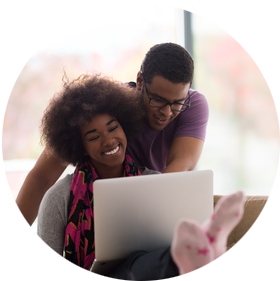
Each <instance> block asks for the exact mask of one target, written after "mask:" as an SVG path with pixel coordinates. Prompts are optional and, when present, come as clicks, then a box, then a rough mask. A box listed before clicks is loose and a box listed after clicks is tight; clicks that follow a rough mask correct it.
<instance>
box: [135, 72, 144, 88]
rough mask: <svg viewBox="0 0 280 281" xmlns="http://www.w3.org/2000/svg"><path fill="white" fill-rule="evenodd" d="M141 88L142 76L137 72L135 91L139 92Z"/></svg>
mask: <svg viewBox="0 0 280 281" xmlns="http://www.w3.org/2000/svg"><path fill="white" fill-rule="evenodd" d="M142 86H143V75H142V73H141V71H138V73H137V78H136V88H137V90H139V91H141V90H142Z"/></svg>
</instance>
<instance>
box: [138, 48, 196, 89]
mask: <svg viewBox="0 0 280 281" xmlns="http://www.w3.org/2000/svg"><path fill="white" fill-rule="evenodd" d="M141 72H142V75H143V79H144V81H145V82H146V83H148V84H149V83H152V79H153V78H154V77H155V76H156V75H159V76H162V77H163V78H165V79H167V80H169V81H170V82H173V83H183V84H187V83H190V84H191V83H192V80H193V72H194V63H193V59H192V57H191V55H190V53H189V52H188V51H187V50H186V49H185V48H183V47H182V46H180V45H178V44H175V43H162V44H157V45H155V46H153V47H152V48H151V49H150V50H149V51H148V53H147V54H146V56H145V58H144V60H143V62H142V65H141Z"/></svg>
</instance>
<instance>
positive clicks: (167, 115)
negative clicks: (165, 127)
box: [160, 104, 172, 117]
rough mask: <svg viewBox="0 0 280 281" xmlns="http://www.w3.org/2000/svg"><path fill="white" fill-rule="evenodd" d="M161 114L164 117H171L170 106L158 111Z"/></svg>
mask: <svg viewBox="0 0 280 281" xmlns="http://www.w3.org/2000/svg"><path fill="white" fill-rule="evenodd" d="M160 112H161V114H163V115H164V116H165V117H169V116H171V115H172V110H171V105H170V104H167V105H166V106H165V107H163V108H161V109H160Z"/></svg>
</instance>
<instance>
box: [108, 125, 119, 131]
mask: <svg viewBox="0 0 280 281" xmlns="http://www.w3.org/2000/svg"><path fill="white" fill-rule="evenodd" d="M118 127H119V126H118V125H116V126H114V127H112V128H111V129H109V132H114V131H116V130H117V129H118Z"/></svg>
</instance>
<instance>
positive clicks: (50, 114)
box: [41, 75, 145, 165]
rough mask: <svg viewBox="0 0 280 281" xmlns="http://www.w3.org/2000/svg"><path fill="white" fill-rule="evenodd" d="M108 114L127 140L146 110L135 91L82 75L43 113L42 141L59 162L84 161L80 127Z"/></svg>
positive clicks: (59, 94) (134, 131) (134, 134)
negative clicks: (114, 120)
mask: <svg viewBox="0 0 280 281" xmlns="http://www.w3.org/2000/svg"><path fill="white" fill-rule="evenodd" d="M104 113H108V114H110V115H112V116H114V117H115V118H116V119H117V120H118V122H119V123H120V125H121V126H122V128H123V130H124V132H125V134H126V137H127V139H128V140H130V139H131V138H133V137H135V136H137V134H138V133H139V132H140V130H141V128H142V124H143V119H144V115H145V110H144V107H143V104H142V100H141V97H140V96H139V95H137V94H136V92H135V89H132V88H130V87H129V86H128V85H127V84H121V83H118V82H116V81H114V80H112V79H111V78H109V77H103V76H101V75H82V76H80V77H78V78H77V79H76V80H74V81H72V82H68V81H67V82H65V83H64V87H63V90H62V91H61V92H60V93H58V94H57V95H55V96H54V97H53V99H52V100H51V101H50V103H49V105H48V107H47V109H46V110H45V112H44V115H43V118H42V124H41V131H42V135H41V140H42V142H43V143H45V145H46V146H47V147H48V148H49V149H50V150H51V151H52V153H54V154H55V155H56V156H57V157H59V158H60V159H61V160H62V161H64V162H67V163H71V164H73V165H77V164H78V163H80V162H81V161H83V160H84V157H85V149H84V146H83V144H82V139H81V133H80V128H81V127H82V126H83V125H85V124H87V123H88V122H90V121H91V119H92V118H93V117H94V116H95V115H97V114H104Z"/></svg>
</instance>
